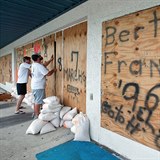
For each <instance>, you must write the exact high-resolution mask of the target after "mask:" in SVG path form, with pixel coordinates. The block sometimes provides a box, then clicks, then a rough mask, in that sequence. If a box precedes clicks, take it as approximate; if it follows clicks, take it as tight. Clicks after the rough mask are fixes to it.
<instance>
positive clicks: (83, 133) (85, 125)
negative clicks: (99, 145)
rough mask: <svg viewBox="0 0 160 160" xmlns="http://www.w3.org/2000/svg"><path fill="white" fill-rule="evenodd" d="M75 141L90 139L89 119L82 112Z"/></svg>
mask: <svg viewBox="0 0 160 160" xmlns="http://www.w3.org/2000/svg"><path fill="white" fill-rule="evenodd" d="M74 140H75V141H90V135H89V119H88V117H87V115H86V114H83V113H80V115H79V116H78V121H77V123H76V125H75V137H74Z"/></svg>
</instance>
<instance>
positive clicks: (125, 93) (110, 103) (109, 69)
mask: <svg viewBox="0 0 160 160" xmlns="http://www.w3.org/2000/svg"><path fill="white" fill-rule="evenodd" d="M159 21H160V7H159V6H158V7H155V8H151V9H148V10H144V11H140V12H137V13H134V14H130V15H127V16H124V17H120V18H117V19H114V20H111V21H107V22H103V24H102V34H103V35H102V68H101V75H102V76H101V77H102V80H101V87H102V97H101V100H102V102H101V103H102V104H101V106H102V108H101V111H102V114H101V125H102V127H104V128H107V129H109V130H111V131H113V132H116V133H118V134H121V135H123V136H126V137H128V138H130V139H133V140H135V141H138V142H140V143H142V144H144V145H146V146H149V147H151V148H154V149H156V150H160V132H159V131H160V54H159V52H160V45H159V44H160V25H159V23H160V22H159Z"/></svg>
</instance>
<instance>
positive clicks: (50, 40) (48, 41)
mask: <svg viewBox="0 0 160 160" xmlns="http://www.w3.org/2000/svg"><path fill="white" fill-rule="evenodd" d="M42 50H43V51H42V56H43V57H44V60H43V61H48V60H50V58H51V56H52V55H54V54H55V53H54V52H55V51H54V34H52V35H50V36H48V37H45V38H44V39H43V44H42ZM54 56H55V55H54ZM54 63H55V62H54V60H53V61H52V62H51V63H50V64H49V65H48V66H47V68H48V70H51V69H53V68H54ZM46 79H47V81H46V96H47V97H48V96H55V73H53V74H52V75H51V76H47V77H46Z"/></svg>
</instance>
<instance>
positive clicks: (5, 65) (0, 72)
mask: <svg viewBox="0 0 160 160" xmlns="http://www.w3.org/2000/svg"><path fill="white" fill-rule="evenodd" d="M6 82H10V83H11V82H12V55H11V54H8V55H7V56H3V57H0V83H3V84H5V83H6Z"/></svg>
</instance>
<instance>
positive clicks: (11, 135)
mask: <svg viewBox="0 0 160 160" xmlns="http://www.w3.org/2000/svg"><path fill="white" fill-rule="evenodd" d="M15 106H16V100H9V101H1V102H0V157H1V158H0V159H1V160H36V158H35V155H36V154H37V153H39V152H42V151H45V150H47V149H49V148H52V147H54V146H57V145H59V144H62V143H65V142H67V141H70V140H72V139H73V138H74V135H73V134H72V133H71V131H70V129H66V128H63V127H61V128H57V130H56V131H53V132H50V133H46V134H43V135H39V134H38V135H26V134H25V133H26V130H27V128H28V127H29V125H30V124H31V122H32V121H33V118H32V113H33V110H32V109H31V107H30V106H27V105H26V104H23V106H25V107H26V109H23V111H25V112H26V114H21V115H15V114H14V110H15Z"/></svg>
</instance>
